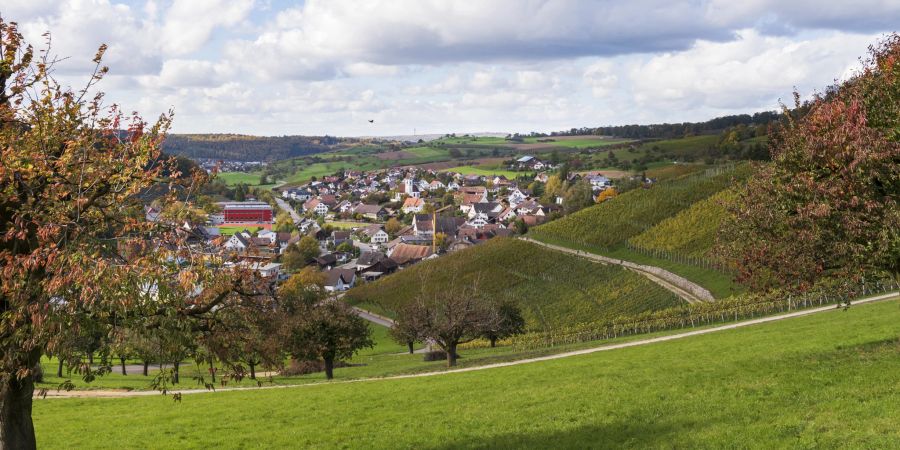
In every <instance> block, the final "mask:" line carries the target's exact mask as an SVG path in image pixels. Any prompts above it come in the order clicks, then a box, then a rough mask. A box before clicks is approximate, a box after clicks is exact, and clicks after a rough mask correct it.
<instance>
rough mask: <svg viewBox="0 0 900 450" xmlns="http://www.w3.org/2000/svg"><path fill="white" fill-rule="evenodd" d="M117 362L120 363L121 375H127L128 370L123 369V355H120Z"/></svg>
mask: <svg viewBox="0 0 900 450" xmlns="http://www.w3.org/2000/svg"><path fill="white" fill-rule="evenodd" d="M119 362H120V363H122V375H128V371H126V370H125V357H124V356H120V357H119Z"/></svg>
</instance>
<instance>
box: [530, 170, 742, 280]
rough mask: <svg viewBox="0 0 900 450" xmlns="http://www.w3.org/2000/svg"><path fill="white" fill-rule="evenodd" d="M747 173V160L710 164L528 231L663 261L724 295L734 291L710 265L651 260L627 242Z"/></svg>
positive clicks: (546, 239) (559, 242)
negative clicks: (722, 167) (731, 166)
mask: <svg viewBox="0 0 900 450" xmlns="http://www.w3.org/2000/svg"><path fill="white" fill-rule="evenodd" d="M707 172H708V173H707ZM748 173H749V167H748V166H747V165H739V166H737V169H735V170H728V171H724V172H721V171H717V170H716V169H709V170H708V171H706V172H703V173H693V174H689V175H686V176H683V177H680V178H675V179H671V180H667V181H664V182H660V183H658V184H656V185H654V186H653V187H652V188H650V189H635V190H632V191H629V192H626V193H625V194H622V195H620V196H618V197H617V198H615V199H613V200H611V201H608V202H605V203H603V204H600V205H596V206H592V207H590V208H586V209H583V210H581V211H578V212H577V213H574V214H571V215H569V216H566V217H564V218H562V219H559V220H556V221H554V222H550V223H549V224H546V225H542V226H540V227H536V228H533V229H531V230H530V231H529V233H528V234H529V236H531V237H533V238H535V239H538V240H541V241H544V242H548V243H552V244H556V245H563V246H567V247H571V248H577V249H582V250H586V251H590V252H594V253H599V254H604V255H608V256H612V257H618V258H621V259H627V260H632V261H635V262H640V263H645V264H653V265H657V266H661V267H664V268H666V269H668V270H670V271H672V272H674V273H677V274H679V275H681V276H684V277H686V278H688V279H690V280H693V281H694V282H696V283H699V284H701V285H703V286H704V287H706V288H708V289H710V291H712V293H713V295H715V296H717V297H723V296H727V295H728V294H730V293H731V292H732V291H736V290H738V288H737V287H736V286H735V285H734V283H732V282H731V280H730V277H728V276H727V275H724V274H721V273H719V272H716V271H714V270H708V269H702V268H694V267H691V266H685V265H681V264H675V263H671V262H665V261H654V258H648V257H643V256H639V255H637V254H635V253H633V252H631V251H629V250H628V249H627V248H626V242H627V240H628V239H630V238H632V237H634V236H637V235H639V234H641V233H643V232H644V231H646V230H648V229H650V228H652V227H653V226H655V225H656V224H658V223H660V222H662V221H663V220H665V219H667V218H669V217H672V216H674V215H676V214H678V213H679V212H680V211H681V210H684V209H687V208H688V207H690V206H691V205H692V204H694V203H695V202H698V201H701V200H703V199H706V198H708V197H710V196H712V195H713V194H715V193H717V192H719V191H721V190H723V189H724V188H726V187H728V186H729V185H730V184H731V180H732V178H733V177H735V176H737V177H739V178H740V177H745V176H747V174H748Z"/></svg>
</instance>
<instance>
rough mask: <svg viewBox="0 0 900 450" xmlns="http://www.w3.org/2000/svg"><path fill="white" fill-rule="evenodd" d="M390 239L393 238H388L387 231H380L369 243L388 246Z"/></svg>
mask: <svg viewBox="0 0 900 450" xmlns="http://www.w3.org/2000/svg"><path fill="white" fill-rule="evenodd" d="M390 239H391V237H390V236H388V234H387V232H386V231H384V230H378V231H376V232H375V234H373V235H372V238H371V239H370V241H369V242H371V243H373V244H387V243H388V241H389V240H390Z"/></svg>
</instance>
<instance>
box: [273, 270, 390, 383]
mask: <svg viewBox="0 0 900 450" xmlns="http://www.w3.org/2000/svg"><path fill="white" fill-rule="evenodd" d="M306 275H308V274H300V275H294V276H293V277H291V279H290V280H289V281H290V282H289V283H285V286H284V287H283V288H282V289H280V290H279V297H280V300H281V302H280V304H281V307H282V308H283V311H284V316H283V317H284V325H283V327H284V328H283V333H284V342H285V346H286V349H287V352H288V354H290V355H291V357H292V358H294V359H297V360H310V359H321V360H322V361H323V363H324V365H325V377H326V378H327V379H329V380H331V379H332V378H334V362H335V361H336V360H341V359H347V358H351V357H352V356H353V355H354V354H355V353H356V352H357V351H359V350H361V349H363V348H371V347H373V346H374V345H375V344H374V342H373V341H372V338H371V335H372V330H371V329H370V328H369V325H368V324H367V323H366V322H365V321H364V320H363V319H362V318H360V317H359V316H357V315H356V314H355V313H354V312H353V310H352V309H351V308H350V306H348V305H347V304H346V303H344V302H343V301H340V300H332V299H328V298H327V293H326V291H325V289H324V287H323V286H324V282H323V279H321V278H319V279H316V278H308V277H306Z"/></svg>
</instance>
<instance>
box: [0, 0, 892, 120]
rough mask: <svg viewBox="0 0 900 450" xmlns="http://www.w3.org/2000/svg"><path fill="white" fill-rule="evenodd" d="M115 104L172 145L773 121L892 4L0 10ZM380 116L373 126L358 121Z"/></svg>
mask: <svg viewBox="0 0 900 450" xmlns="http://www.w3.org/2000/svg"><path fill="white" fill-rule="evenodd" d="M0 15H2V16H3V17H4V18H5V19H6V20H17V21H19V22H20V24H21V29H22V30H23V31H24V32H25V33H26V35H27V37H28V38H29V39H30V40H31V41H32V42H34V43H36V44H39V43H40V42H42V39H41V37H40V36H41V34H42V33H43V32H45V31H51V32H52V35H53V37H54V41H53V51H54V52H55V53H56V54H59V55H64V56H71V59H69V60H67V61H66V62H65V63H64V64H62V65H61V66H60V68H59V73H60V75H61V76H62V77H63V78H65V79H71V80H76V81H77V80H78V79H79V78H78V77H77V76H76V74H81V76H82V77H83V75H84V71H86V70H87V69H88V68H89V66H90V64H89V61H90V58H91V56H92V55H93V53H94V51H96V48H97V46H98V45H99V44H100V43H101V42H105V43H107V44H109V46H110V48H109V50H108V52H107V59H106V63H107V64H108V65H109V66H110V67H111V69H112V76H111V77H110V79H109V80H108V81H107V83H106V84H105V86H104V87H105V88H106V89H107V90H108V91H110V92H109V94H110V98H112V99H114V100H116V101H119V102H121V103H123V104H125V105H126V106H128V107H129V108H139V109H140V110H141V111H143V112H144V113H145V114H146V115H148V116H152V115H154V114H157V113H159V112H161V111H164V110H167V109H168V108H169V107H174V108H175V111H176V130H177V131H179V132H226V131H229V132H245V133H258V134H291V133H310V134H319V133H331V134H343V135H355V134H398V133H409V132H411V131H412V129H413V128H417V129H418V130H419V131H420V132H450V131H479V130H485V131H493V130H497V131H530V130H550V129H560V128H569V127H572V126H593V125H601V124H618V123H636V122H644V123H646V122H653V121H673V120H679V121H680V120H703V119H706V118H709V117H712V116H715V115H719V114H728V113H736V112H752V111H757V110H761V109H774V108H776V107H777V101H778V99H780V98H781V99H786V98H788V97H789V95H790V93H791V91H792V90H793V88H794V87H797V88H798V89H800V90H801V92H805V93H808V92H810V91H812V90H814V89H821V88H824V87H825V86H826V85H828V84H830V83H831V82H832V81H833V80H834V79H835V78H838V77H841V76H845V75H846V74H847V73H848V71H849V70H851V69H852V68H853V67H854V66H855V65H856V63H857V58H858V57H859V56H861V55H862V54H863V53H864V52H865V49H866V46H867V45H868V44H871V43H873V42H874V41H875V40H877V38H878V36H879V34H880V33H884V32H888V31H893V29H894V28H895V27H896V26H897V25H896V24H900V2H897V1H887V0H858V1H855V2H844V1H838V0H834V1H807V0H796V1H784V0H781V1H775V0H748V1H743V2H730V1H728V2H726V1H724V0H706V1H685V2H672V1H663V0H637V1H618V2H613V1H589V0H489V1H468V0H460V1H445V0H372V1H366V2H358V1H351V0H308V1H306V2H305V3H303V4H301V5H299V6H293V7H286V8H282V9H280V10H279V9H277V8H275V7H274V6H273V5H272V4H269V3H264V2H254V1H252V0H238V1H227V0H171V1H146V2H128V3H118V2H117V1H115V0H66V1H47V0H6V1H4V2H3V4H2V5H0ZM370 118H376V119H377V121H376V123H377V126H373V125H371V124H369V123H368V119H370Z"/></svg>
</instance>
